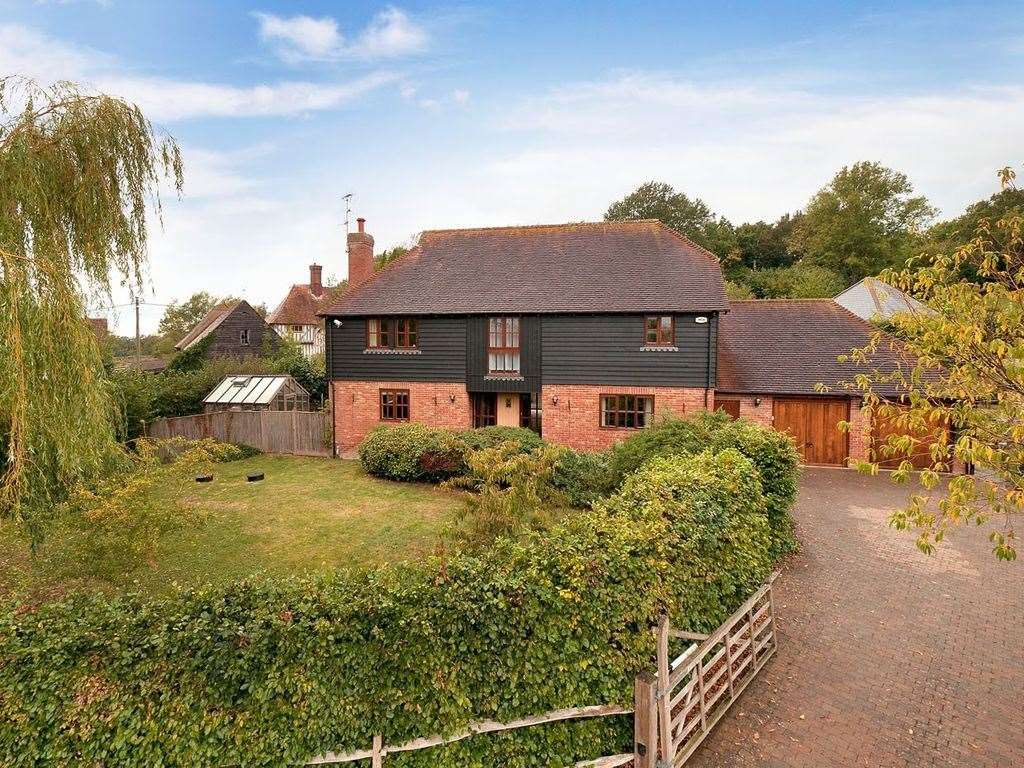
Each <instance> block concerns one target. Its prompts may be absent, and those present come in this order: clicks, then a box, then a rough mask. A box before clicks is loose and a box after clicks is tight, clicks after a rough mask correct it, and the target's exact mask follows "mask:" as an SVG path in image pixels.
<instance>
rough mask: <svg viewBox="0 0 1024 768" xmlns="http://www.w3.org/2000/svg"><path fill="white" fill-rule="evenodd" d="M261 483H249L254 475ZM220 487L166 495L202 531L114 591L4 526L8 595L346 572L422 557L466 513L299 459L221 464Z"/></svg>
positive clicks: (422, 493) (1, 544) (0, 572)
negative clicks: (35, 550) (34, 552)
mask: <svg viewBox="0 0 1024 768" xmlns="http://www.w3.org/2000/svg"><path fill="white" fill-rule="evenodd" d="M253 471H256V472H263V473H265V476H266V479H265V480H263V481H262V482H257V483H248V482H246V474H247V473H249V472H253ZM214 474H215V479H214V481H213V482H212V483H208V484H200V483H196V484H193V485H190V486H189V488H188V490H187V492H186V493H184V494H183V495H180V496H172V495H168V497H167V501H168V508H173V507H174V505H175V503H177V502H180V503H182V504H184V505H187V506H188V507H189V508H190V509H192V510H194V511H195V512H198V513H199V519H200V520H201V522H199V523H198V524H195V525H191V526H189V527H187V528H185V529H180V530H175V531H172V532H170V533H168V534H165V535H164V536H163V537H162V538H161V540H160V542H159V544H158V547H157V551H156V556H155V558H154V560H153V562H152V563H150V564H148V565H146V566H143V567H140V568H137V569H135V570H134V571H132V572H131V573H129V574H127V575H126V576H125V577H123V578H122V579H119V580H118V582H116V583H114V584H109V583H107V584H97V583H95V582H90V581H89V580H88V579H80V578H78V577H77V576H76V575H75V574H73V573H68V567H67V564H66V558H65V557H62V556H61V555H60V554H59V552H60V547H59V546H56V545H55V543H53V542H51V543H49V544H44V546H43V547H42V549H41V550H40V553H39V555H38V556H37V557H35V558H33V557H32V556H31V555H30V554H29V550H28V545H27V543H26V542H25V541H24V539H23V537H22V535H21V532H20V530H19V529H18V528H17V527H16V526H15V524H14V523H11V522H9V521H4V522H3V523H0V593H3V592H11V591H22V590H26V589H28V590H33V591H51V590H56V591H63V590H64V589H65V588H66V587H67V586H69V585H72V584H75V585H79V586H99V587H101V588H106V589H110V588H114V589H124V588H131V587H134V586H135V585H137V586H138V587H139V588H140V589H142V590H143V591H146V592H150V593H161V592H166V591H168V590H170V589H171V588H172V585H173V584H174V583H177V584H181V585H192V584H200V583H214V584H218V583H225V582H229V581H234V580H237V579H239V578H242V577H245V576H248V575H251V574H254V573H260V572H262V573H269V574H272V575H273V574H279V575H286V574H300V573H308V572H312V571H320V570H327V569H333V568H338V567H351V568H365V567H372V566H374V565H376V564H379V563H384V562H394V561H400V560H411V559H417V558H421V557H423V556H424V555H426V554H429V553H430V552H432V551H433V550H434V549H435V548H436V547H437V545H438V543H439V542H440V538H441V532H442V530H443V529H444V527H445V526H446V525H447V524H449V523H450V522H451V520H452V513H453V511H454V510H455V509H456V508H457V507H458V505H460V504H462V502H461V501H460V500H459V499H458V497H457V496H455V495H454V494H453V493H451V492H448V491H443V490H440V489H438V488H435V487H433V486H429V485H419V484H412V483H392V482H387V481H384V480H378V479H376V478H373V477H370V476H369V475H367V474H366V473H365V472H364V471H363V470H362V468H361V467H360V465H359V462H357V461H346V460H341V461H338V460H331V459H318V458H305V457H295V456H287V457H286V456H257V457H255V458H251V459H245V460H242V461H235V462H230V463H226V464H218V465H216V467H215V470H214Z"/></svg>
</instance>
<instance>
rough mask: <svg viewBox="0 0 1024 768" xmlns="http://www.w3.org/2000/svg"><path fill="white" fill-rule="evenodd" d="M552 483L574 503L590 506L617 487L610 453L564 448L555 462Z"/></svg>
mask: <svg viewBox="0 0 1024 768" xmlns="http://www.w3.org/2000/svg"><path fill="white" fill-rule="evenodd" d="M551 480H552V483H553V484H554V486H555V487H556V488H557V489H558V490H559V491H561V492H562V493H563V494H564V495H565V498H566V501H567V502H568V503H569V505H570V506H573V507H590V506H593V505H594V503H595V502H597V501H598V500H599V499H601V498H603V497H605V496H607V495H608V494H609V493H611V492H612V490H613V489H614V488H615V484H614V482H613V478H612V473H611V461H610V456H609V454H608V453H583V452H581V451H574V450H571V449H569V448H566V449H563V450H562V453H561V455H560V456H559V459H558V463H557V464H555V470H554V474H553V476H552V479H551Z"/></svg>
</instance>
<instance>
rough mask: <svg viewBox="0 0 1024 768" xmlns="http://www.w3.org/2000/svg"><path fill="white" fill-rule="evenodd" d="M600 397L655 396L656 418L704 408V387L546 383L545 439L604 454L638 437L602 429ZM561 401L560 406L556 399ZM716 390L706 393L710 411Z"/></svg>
mask: <svg viewBox="0 0 1024 768" xmlns="http://www.w3.org/2000/svg"><path fill="white" fill-rule="evenodd" d="M601 395H653V396H654V415H655V417H660V416H667V415H669V414H672V415H675V416H683V415H685V414H688V413H693V412H695V411H699V410H703V409H704V402H705V401H704V389H703V387H695V388H682V387H612V386H602V385H591V384H586V385H575V384H572V385H570V384H545V385H544V386H542V387H541V399H542V400H543V409H544V416H543V422H544V426H543V433H544V439H545V440H548V441H549V442H552V443H557V444H559V445H566V446H568V447H570V448H574V449H576V450H578V451H603V450H604V449H605V448H609V447H610V446H612V445H614V444H615V443H618V442H621V441H622V440H626V439H627V438H629V437H630V435H633V434H636V430H635V429H607V428H604V427H601V425H600V424H601ZM555 398H558V403H557V404H556V403H555V402H554V399H555ZM714 400H715V393H714V390H710V391H708V393H707V404H708V407H709V408H710V407H711V406H712V404H713V403H714Z"/></svg>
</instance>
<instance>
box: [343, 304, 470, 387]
mask: <svg viewBox="0 0 1024 768" xmlns="http://www.w3.org/2000/svg"><path fill="white" fill-rule="evenodd" d="M340 319H341V322H342V325H341V327H340V328H338V327H336V326H335V325H334V323H333V322H332V321H331V320H330V319H328V321H327V348H328V351H327V358H328V362H329V369H328V370H329V374H330V378H332V379H341V380H348V381H418V382H459V383H461V384H463V385H465V383H466V319H465V318H464V317H421V318H419V339H418V344H419V349H417V350H415V351H404V352H401V351H380V350H375V351H369V350H367V349H366V318H364V317H344V318H340ZM463 388H465V387H464V386H463Z"/></svg>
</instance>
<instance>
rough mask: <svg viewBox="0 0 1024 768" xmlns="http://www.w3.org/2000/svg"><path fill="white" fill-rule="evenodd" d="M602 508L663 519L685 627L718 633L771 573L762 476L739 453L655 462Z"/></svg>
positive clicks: (675, 605) (673, 599) (673, 607)
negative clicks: (716, 628)
mask: <svg viewBox="0 0 1024 768" xmlns="http://www.w3.org/2000/svg"><path fill="white" fill-rule="evenodd" d="M599 509H600V510H601V511H603V512H605V513H606V514H612V515H616V516H623V517H629V518H631V519H634V520H650V519H652V518H653V519H656V520H662V521H664V522H665V524H666V527H667V531H666V538H665V544H666V549H665V556H666V557H667V558H668V561H669V565H668V573H669V574H670V576H669V578H668V579H667V580H666V587H667V589H668V590H669V596H668V598H667V599H668V603H669V606H670V612H671V613H672V615H673V618H674V621H675V622H677V623H679V624H680V625H682V626H689V627H690V628H691V629H698V630H708V631H709V630H711V629H714V628H715V627H716V626H717V625H718V624H720V623H721V622H722V621H724V620H725V619H726V618H727V617H728V616H729V614H730V612H731V611H732V610H733V609H734V608H735V607H736V606H737V605H739V604H740V603H742V602H743V600H744V599H746V597H747V596H748V595H749V594H750V593H751V592H753V591H754V590H755V589H757V587H758V586H759V585H760V584H761V583H762V582H763V581H764V580H765V579H766V578H767V577H768V575H769V573H770V572H771V567H772V562H773V558H772V553H771V549H772V537H771V531H770V529H769V526H768V518H767V516H766V514H765V507H764V496H763V494H762V491H761V478H760V476H759V473H758V471H757V469H756V468H755V466H754V464H753V462H751V461H750V460H749V459H747V458H746V457H745V456H743V455H741V454H740V452H739V451H737V450H735V449H731V448H730V449H728V450H725V451H722V452H721V453H712V452H710V451H705V452H703V453H699V454H695V455H691V456H669V457H658V458H654V459H651V460H650V461H649V462H647V463H646V464H645V465H644V466H643V467H642V468H641V469H640V470H639V471H638V472H636V473H635V474H633V475H631V476H630V477H629V478H627V479H626V481H625V483H623V486H622V488H621V489H620V490H619V491H618V493H616V494H615V495H614V496H612V497H611V498H609V499H608V500H607V501H605V502H602V503H601V504H600V505H599Z"/></svg>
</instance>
